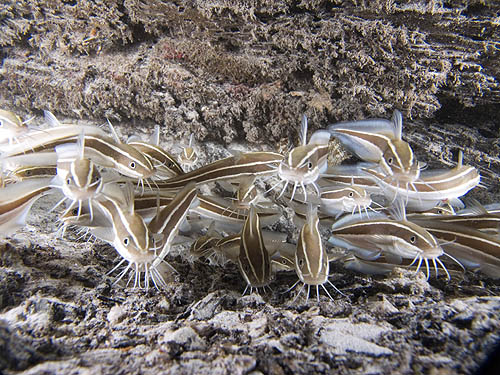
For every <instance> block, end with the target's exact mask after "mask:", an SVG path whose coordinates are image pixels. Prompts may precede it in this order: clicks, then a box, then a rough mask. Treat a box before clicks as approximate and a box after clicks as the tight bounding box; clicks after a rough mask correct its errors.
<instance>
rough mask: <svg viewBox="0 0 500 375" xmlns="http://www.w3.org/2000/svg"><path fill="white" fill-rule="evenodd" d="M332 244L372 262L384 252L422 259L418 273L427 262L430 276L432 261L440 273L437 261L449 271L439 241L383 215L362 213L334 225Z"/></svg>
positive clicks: (424, 232)
mask: <svg viewBox="0 0 500 375" xmlns="http://www.w3.org/2000/svg"><path fill="white" fill-rule="evenodd" d="M328 241H329V243H330V244H331V245H333V246H338V247H343V248H346V249H348V250H353V251H354V252H355V254H357V255H359V256H362V257H363V258H366V259H368V260H373V259H376V258H377V257H378V256H379V255H380V253H381V252H382V253H387V254H393V255H395V256H399V257H401V258H406V259H413V260H414V261H417V260H418V267H417V272H418V270H419V269H420V266H421V265H422V262H423V263H425V265H426V267H427V277H429V261H431V262H432V263H433V265H434V267H435V268H436V273H437V264H436V262H437V263H438V264H439V265H440V266H441V267H442V268H443V269H445V270H446V268H445V267H444V265H443V263H442V262H441V260H440V259H439V257H440V256H441V255H443V249H442V248H441V246H440V245H439V243H438V241H437V240H436V238H435V237H434V236H433V235H432V234H431V233H429V232H428V231H427V230H426V229H424V228H423V227H422V226H420V225H417V224H416V223H413V222H410V221H408V220H406V218H404V217H402V218H400V219H399V220H393V219H390V218H388V217H387V216H385V215H383V214H380V213H379V214H372V213H370V217H369V218H368V219H367V218H363V217H362V216H361V215H359V214H356V215H352V216H348V217H344V218H342V219H340V220H339V221H337V222H336V223H335V224H334V225H333V226H332V236H331V237H330V239H329V240H328Z"/></svg>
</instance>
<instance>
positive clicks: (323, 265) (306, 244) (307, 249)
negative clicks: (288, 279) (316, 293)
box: [295, 206, 330, 285]
mask: <svg viewBox="0 0 500 375" xmlns="http://www.w3.org/2000/svg"><path fill="white" fill-rule="evenodd" d="M295 270H296V272H297V276H298V277H299V279H300V281H302V282H303V283H304V284H307V285H322V284H324V283H325V282H326V281H327V280H328V275H329V272H330V266H329V262H328V256H327V254H326V249H325V248H324V246H323V243H322V241H321V235H320V233H319V219H318V215H317V213H316V209H315V208H312V206H310V209H309V212H308V215H307V221H306V223H305V224H304V226H303V227H302V229H301V231H300V235H299V239H298V241H297V251H296V252H295Z"/></svg>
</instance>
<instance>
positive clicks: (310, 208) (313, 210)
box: [307, 203, 318, 228]
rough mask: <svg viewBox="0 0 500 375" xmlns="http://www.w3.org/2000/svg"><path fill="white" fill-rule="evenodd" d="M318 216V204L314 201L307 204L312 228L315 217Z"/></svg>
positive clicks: (308, 220) (308, 217)
mask: <svg viewBox="0 0 500 375" xmlns="http://www.w3.org/2000/svg"><path fill="white" fill-rule="evenodd" d="M317 217H318V206H317V205H315V204H312V203H309V204H308V205H307V224H309V226H310V227H311V228H312V227H313V225H314V219H315V218H317Z"/></svg>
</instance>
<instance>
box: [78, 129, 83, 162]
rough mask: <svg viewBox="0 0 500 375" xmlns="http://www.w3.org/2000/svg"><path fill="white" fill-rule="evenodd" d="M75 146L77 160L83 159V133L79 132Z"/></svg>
mask: <svg viewBox="0 0 500 375" xmlns="http://www.w3.org/2000/svg"><path fill="white" fill-rule="evenodd" d="M77 146H78V158H79V159H80V160H82V159H84V158H85V133H84V132H83V130H82V131H81V133H80V136H79V137H78V141H77Z"/></svg>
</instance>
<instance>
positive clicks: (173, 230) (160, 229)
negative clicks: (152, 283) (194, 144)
mask: <svg viewBox="0 0 500 375" xmlns="http://www.w3.org/2000/svg"><path fill="white" fill-rule="evenodd" d="M197 204H198V190H197V188H196V184H195V183H194V182H190V183H189V184H187V185H186V186H185V187H184V189H182V190H181V191H180V192H178V193H177V194H176V195H175V197H174V199H172V201H171V202H170V203H169V204H168V205H167V206H165V207H163V208H158V212H157V214H156V216H155V217H154V218H153V219H152V220H151V222H150V223H149V224H148V228H149V230H150V232H151V233H153V234H155V235H158V237H159V238H160V239H159V242H160V245H159V248H160V249H161V250H160V253H159V255H158V257H157V259H156V260H155V262H154V264H153V267H157V266H160V265H161V264H162V263H163V262H164V260H163V259H164V258H165V256H166V255H167V254H168V252H169V251H170V247H171V246H172V243H173V240H174V238H175V236H176V235H177V233H178V232H179V228H180V226H181V224H182V223H183V222H184V220H185V219H186V217H187V215H188V213H189V211H190V209H192V208H193V207H194V206H196V205H197Z"/></svg>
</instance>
